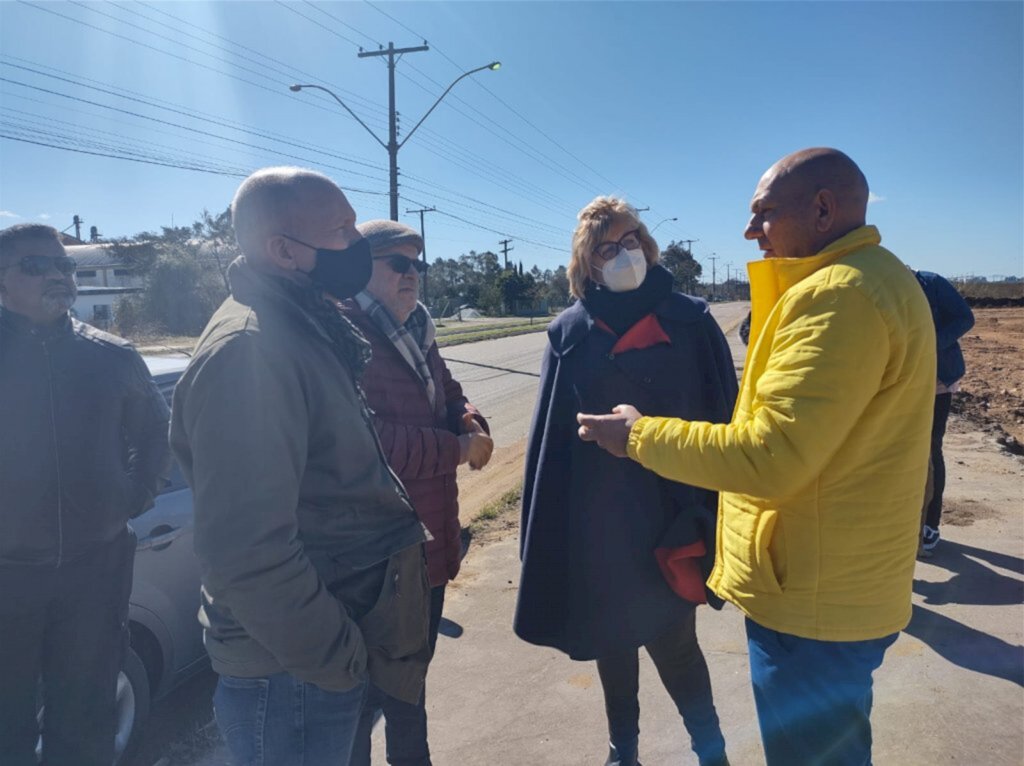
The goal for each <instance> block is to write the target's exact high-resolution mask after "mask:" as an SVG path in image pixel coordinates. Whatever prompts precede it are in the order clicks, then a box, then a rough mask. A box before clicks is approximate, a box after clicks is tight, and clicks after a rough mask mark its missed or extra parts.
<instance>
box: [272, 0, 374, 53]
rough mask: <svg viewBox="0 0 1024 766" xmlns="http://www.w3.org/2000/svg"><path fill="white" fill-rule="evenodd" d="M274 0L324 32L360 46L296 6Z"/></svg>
mask: <svg viewBox="0 0 1024 766" xmlns="http://www.w3.org/2000/svg"><path fill="white" fill-rule="evenodd" d="M275 2H276V3H277V4H278V5H280V6H281V7H282V8H285V9H287V10H289V11H291V12H292V13H294V14H296V15H297V16H301V17H302V18H304V19H305V20H306V21H308V22H309V23H311V24H316V25H317V26H318V27H320V28H321V29H322V30H324V31H325V32H329V33H330V34H332V35H334V36H335V37H338V38H341V39H342V40H344V41H345V42H347V43H351V44H352V45H354V46H356V47H357V48H359V47H360V45H359V43H357V42H356V41H355V40H353V39H352V38H351V37H345V35H343V34H341V32H338V31H337V30H334V29H331V28H330V27H328V26H326V25H324V24H321V23H320V22H319V21H317V20H316V19H313V18H310V17H309V16H307V15H306V14H304V13H303V12H302V11H300V10H299V9H298V8H296V7H294V6H293V5H291V4H288V3H283V2H281V0H275Z"/></svg>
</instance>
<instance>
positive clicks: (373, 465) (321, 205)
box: [171, 168, 429, 764]
mask: <svg viewBox="0 0 1024 766" xmlns="http://www.w3.org/2000/svg"><path fill="white" fill-rule="evenodd" d="M232 218H233V222H234V226H235V232H236V236H237V238H238V242H239V245H240V247H241V249H242V252H243V255H242V256H241V257H240V258H238V259H237V260H236V261H235V262H234V263H233V264H232V265H231V267H230V269H229V271H228V278H229V281H230V284H231V297H229V298H228V299H227V300H226V301H225V302H224V304H223V305H222V306H221V307H220V309H219V310H218V311H217V313H216V314H215V315H214V316H213V318H212V319H211V320H210V322H209V324H208V325H207V327H206V330H205V332H204V333H203V336H202V338H201V339H200V341H199V345H198V347H197V348H196V352H195V355H194V356H193V358H192V361H191V363H190V364H189V366H188V369H187V370H186V371H185V374H184V375H183V376H182V379H181V381H180V383H179V384H178V387H177V389H176V390H175V394H174V407H173V414H172V424H171V446H172V449H173V450H174V453H175V456H176V457H177V459H178V461H179V462H180V464H181V467H182V470H183V471H184V474H185V477H186V479H187V480H188V483H189V485H190V486H191V487H192V489H193V492H194V494H195V547H196V554H197V556H198V558H199V561H200V565H201V572H202V580H203V593H202V596H203V604H202V609H201V612H200V621H201V622H202V623H203V627H204V628H205V631H206V636H205V638H206V647H207V650H208V651H209V654H210V657H211V659H212V661H213V667H214V670H216V671H217V673H219V674H220V676H221V678H220V683H219V684H218V687H217V691H216V693H215V695H214V707H215V710H216V714H217V722H218V724H219V726H220V728H221V731H222V733H223V735H224V738H225V740H226V741H227V744H228V747H229V748H230V749H231V751H232V753H233V754H234V756H235V758H236V759H237V760H238V761H239V762H241V763H249V762H252V759H253V758H254V757H255V755H256V754H257V753H259V752H262V756H263V759H264V762H266V763H281V764H285V763H289V764H299V763H303V764H318V763H331V764H337V763H341V764H347V763H348V759H349V753H350V751H351V746H352V735H353V732H354V729H355V726H356V723H357V721H358V718H359V711H360V708H361V706H362V703H363V698H364V695H365V692H366V688H367V684H368V680H370V681H372V682H373V683H374V684H375V685H376V686H378V687H380V688H382V689H385V690H386V691H387V693H388V694H390V695H392V696H395V697H398V698H399V699H404V700H406V701H408V702H416V701H417V700H418V699H419V697H420V695H421V694H422V689H423V679H424V676H425V673H426V666H427V661H428V659H429V649H428V647H427V624H428V603H429V597H428V592H429V586H428V583H427V577H426V568H425V564H424V558H423V544H422V543H423V540H424V532H423V528H422V525H421V524H420V522H419V521H418V519H417V517H416V514H415V513H414V512H413V509H412V507H411V505H410V503H409V499H408V497H407V496H406V493H405V490H404V489H403V488H402V485H401V484H400V482H399V481H398V479H397V478H396V477H395V475H394V474H393V473H392V471H391V470H390V468H389V467H388V465H387V463H386V461H385V459H384V456H383V454H382V452H381V448H380V444H379V442H378V440H377V436H376V432H375V430H374V427H373V423H372V422H371V420H370V415H369V412H368V410H367V407H366V404H365V402H364V400H363V397H362V393H361V391H360V390H359V387H358V383H357V380H358V376H359V373H360V372H361V370H362V367H363V366H364V365H365V363H366V361H367V360H368V345H367V343H366V341H365V340H364V339H363V338H362V336H361V335H360V334H359V333H358V331H356V330H355V328H354V327H352V325H350V324H349V323H348V321H347V320H345V319H343V318H342V317H341V315H340V314H339V313H338V312H337V311H336V310H335V309H334V308H333V306H331V305H330V304H328V303H327V302H326V300H325V296H326V295H330V296H333V297H334V298H347V297H349V296H350V295H352V294H354V293H355V292H356V291H358V290H360V289H362V288H363V287H364V286H365V285H366V281H367V279H368V278H369V275H370V270H371V266H372V264H371V261H370V254H369V248H368V246H366V243H365V242H364V241H363V240H362V238H361V236H360V235H359V233H358V231H357V230H356V228H355V212H354V211H353V210H352V208H351V206H350V205H349V203H348V201H347V200H346V199H345V196H344V194H342V192H341V190H340V189H338V187H337V186H335V185H334V183H332V182H331V181H330V180H329V179H328V178H326V177H325V176H322V175H320V174H318V173H314V172H312V171H306V170H300V169H297V168H266V169H264V170H261V171H258V172H257V173H255V174H253V175H252V176H250V177H249V178H248V179H246V181H245V182H243V183H242V185H241V187H240V188H239V190H238V192H237V194H236V196H235V199H234V202H233V203H232Z"/></svg>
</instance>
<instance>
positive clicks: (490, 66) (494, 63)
mask: <svg viewBox="0 0 1024 766" xmlns="http://www.w3.org/2000/svg"><path fill="white" fill-rule="evenodd" d="M499 66H501V62H500V61H492V62H491V63H490V64H486V65H484V66H478V67H477V68H476V69H470V70H469V71H468V72H463V73H462V74H460V75H459V76H458V77H456V78H455V80H454V81H453V82H452V84H451V85H449V86H448V87H447V88H445V90H444V93H442V94H441V95H440V96H438V97H437V101H435V102H434V104H433V106H431V107H430V108H429V109H428V110H427V113H426V114H424V115H423V116H422V117H420V121H419V122H417V123H416V124H415V125H414V126H413V128H412V130H410V131H409V132H408V133H406V135H405V138H403V139H402V141H401V143H399V144H398V148H399V149H401V148H402V147H403V146H405V142H406V141H408V140H409V139H410V138H412V134H413V133H415V132H416V128H418V127H419V126H420V125H422V124H423V121H424V120H425V119H427V117H429V116H430V113H431V112H432V111H434V109H436V108H437V105H438V104H440V103H441V100H442V99H443V98H444V97H445V96H447V95H448V92H449V91H450V90H451V89H452V88H454V87H455V86H456V85H457V84H458V83H459V82H460V81H461V80H463V79H465V78H466V77H469V76H470V75H471V74H476V73H477V72H482V71H484V70H485V69H497V68H498V67H499ZM335 98H337V96H335ZM345 108H346V109H347V108H348V107H345Z"/></svg>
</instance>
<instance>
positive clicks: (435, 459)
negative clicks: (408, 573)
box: [339, 220, 493, 766]
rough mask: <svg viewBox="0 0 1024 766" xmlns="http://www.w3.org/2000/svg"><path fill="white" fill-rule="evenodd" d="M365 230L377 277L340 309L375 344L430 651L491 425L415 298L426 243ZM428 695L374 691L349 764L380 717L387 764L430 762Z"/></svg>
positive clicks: (380, 224)
mask: <svg viewBox="0 0 1024 766" xmlns="http://www.w3.org/2000/svg"><path fill="white" fill-rule="evenodd" d="M357 228H358V229H359V233H360V234H362V235H363V237H364V238H365V239H366V240H367V242H368V243H369V245H370V251H371V255H372V256H373V274H372V276H371V277H370V281H369V284H367V286H366V289H365V290H364V291H363V292H361V293H359V294H358V295H356V297H355V298H354V299H351V300H348V301H344V302H343V303H341V304H340V305H339V308H340V309H341V311H342V314H343V315H344V316H346V317H347V318H348V319H349V320H350V321H351V322H352V323H353V324H354V325H355V326H356V327H358V328H359V330H360V331H361V332H362V333H363V335H364V336H365V337H366V339H367V340H368V341H369V342H370V345H371V347H372V352H373V356H372V358H371V360H370V363H369V365H368V366H367V367H366V370H365V372H364V373H363V379H362V388H363V391H364V392H365V394H366V399H367V402H368V404H369V406H370V409H371V410H372V411H373V413H374V426H375V427H376V429H377V433H378V434H379V436H380V442H381V446H382V447H383V449H384V455H385V457H387V459H388V463H389V464H390V465H391V468H392V470H394V472H395V473H396V474H397V475H398V478H399V479H401V480H402V484H403V485H405V489H406V491H407V492H408V493H409V497H410V499H411V500H412V505H413V508H415V509H416V513H417V514H418V515H419V517H420V520H421V521H422V522H423V523H424V524H425V525H426V527H427V529H428V530H430V534H431V537H432V538H433V539H432V540H429V541H428V542H427V543H426V557H427V575H428V577H429V579H430V586H431V595H430V633H429V639H430V650H431V652H433V650H434V646H435V645H436V643H437V633H438V628H439V626H440V622H441V611H442V608H443V606H444V593H445V587H446V585H447V583H448V581H449V580H453V579H455V576H456V575H457V574H458V572H459V565H460V563H461V558H462V555H461V554H462V538H461V532H462V528H461V526H460V525H459V503H458V489H457V488H456V484H455V472H456V469H457V468H458V467H459V466H460V465H462V464H463V463H468V464H469V467H470V468H472V469H479V468H483V467H484V466H485V465H486V464H487V461H488V460H490V458H491V450H492V448H493V442H492V441H491V437H490V436H489V435H488V426H487V421H486V420H484V418H483V416H482V415H481V414H480V412H479V411H478V410H477V409H476V408H475V407H474V406H473V405H472V404H470V403H469V401H468V400H467V399H466V397H465V396H464V395H463V393H462V387H461V386H460V385H459V383H458V381H456V380H455V379H454V378H452V375H451V373H450V372H449V371H448V367H447V366H446V365H445V363H444V360H442V359H441V355H440V353H439V352H438V350H437V343H436V342H435V341H434V335H435V330H434V320H433V319H431V317H430V314H429V313H428V311H427V309H426V307H425V306H424V305H423V304H422V303H420V302H419V301H418V296H419V285H420V280H419V278H420V274H422V273H423V272H425V271H426V270H427V264H426V263H425V262H424V261H422V260H420V259H419V255H420V253H421V252H422V251H423V240H422V239H421V238H420V235H419V233H418V232H416V230H415V229H411V228H409V227H408V226H406V225H404V224H401V223H397V222H395V221H380V220H379V221H368V222H366V223H363V224H360V225H359V226H358V227H357ZM424 703H425V699H424V697H421V698H420V701H419V704H417V705H411V704H409V703H407V702H403V701H401V700H398V699H395V698H393V697H389V696H387V695H386V694H384V693H383V692H382V691H380V690H379V689H377V688H375V687H373V686H371V687H370V690H369V692H368V693H367V699H366V702H365V703H364V707H363V716H362V720H361V722H360V727H359V730H358V731H357V732H356V738H355V746H354V748H353V752H352V761H351V763H352V766H370V733H371V729H372V728H373V724H374V721H375V720H376V718H377V717H378V716H379V714H380V712H383V714H384V717H385V719H386V723H387V726H386V729H385V735H386V738H387V758H388V762H389V763H403V764H410V765H413V764H414V765H415V766H429V764H430V750H429V747H428V746H427V714H426V709H425V707H424Z"/></svg>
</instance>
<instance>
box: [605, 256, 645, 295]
mask: <svg viewBox="0 0 1024 766" xmlns="http://www.w3.org/2000/svg"><path fill="white" fill-rule="evenodd" d="M646 276H647V259H646V258H644V251H643V250H639V249H638V250H626V249H625V248H622V247H620V248H619V254H618V255H616V256H615V257H614V258H612V259H611V260H610V261H605V264H604V266H602V267H601V278H602V279H603V280H604V286H605V287H607V288H608V289H609V290H611V291H612V292H613V293H626V292H629V291H630V290H636V289H637V288H638V287H640V285H642V284H643V282H644V278H645V277H646Z"/></svg>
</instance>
